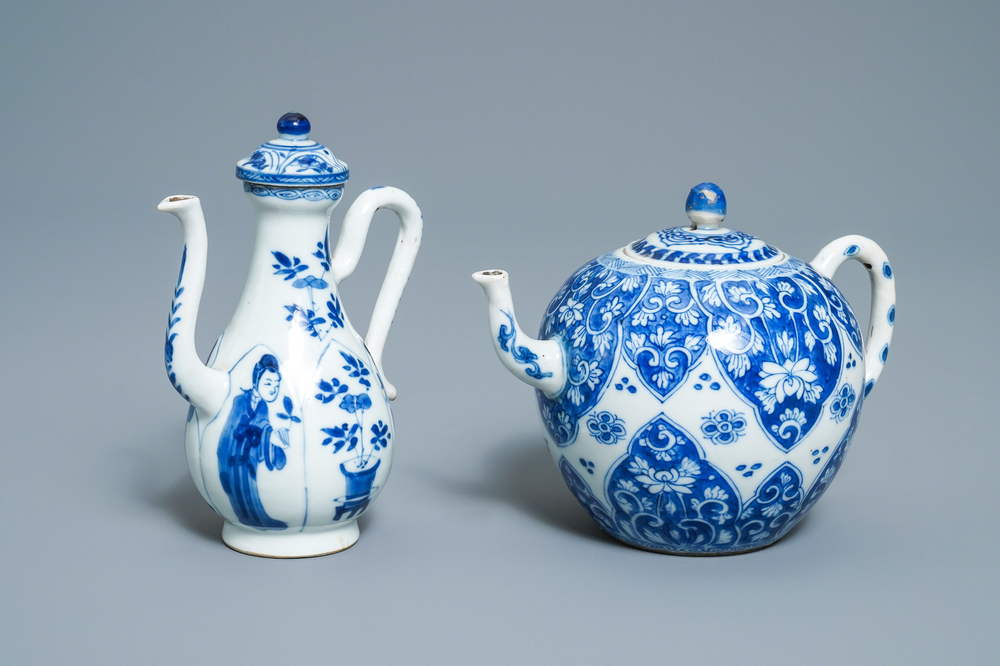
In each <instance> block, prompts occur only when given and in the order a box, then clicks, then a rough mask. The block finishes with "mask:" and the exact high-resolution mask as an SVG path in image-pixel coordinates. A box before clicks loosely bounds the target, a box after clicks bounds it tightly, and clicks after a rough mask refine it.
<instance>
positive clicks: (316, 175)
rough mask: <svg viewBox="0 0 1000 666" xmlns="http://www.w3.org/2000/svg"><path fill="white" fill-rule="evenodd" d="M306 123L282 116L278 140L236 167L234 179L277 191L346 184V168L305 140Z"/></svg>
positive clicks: (290, 115) (300, 118)
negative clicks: (273, 187) (277, 189)
mask: <svg viewBox="0 0 1000 666" xmlns="http://www.w3.org/2000/svg"><path fill="white" fill-rule="evenodd" d="M309 130H310V124H309V119H308V118H306V117H305V116H304V115H302V114H301V113H286V114H285V115H283V116H281V118H279V119H278V138H277V139H272V140H271V141H268V142H267V143H265V144H263V145H261V146H260V147H259V148H258V149H257V150H255V151H253V152H252V153H251V154H250V156H249V157H247V158H245V159H242V160H240V161H239V162H237V163H236V177H237V178H239V179H240V180H243V181H246V182H248V183H257V184H260V185H276V186H278V187H330V186H333V185H340V184H343V183H345V182H347V178H348V176H349V175H350V172H349V171H348V169H347V165H346V164H344V163H343V162H341V161H340V160H338V159H337V158H336V157H334V155H333V153H331V152H330V150H329V149H328V148H327V147H326V146H324V145H323V144H321V143H316V142H315V141H313V140H311V139H310V138H309Z"/></svg>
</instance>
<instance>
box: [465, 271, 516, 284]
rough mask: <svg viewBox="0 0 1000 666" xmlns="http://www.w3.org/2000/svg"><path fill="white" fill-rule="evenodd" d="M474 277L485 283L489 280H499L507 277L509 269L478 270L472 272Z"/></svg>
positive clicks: (480, 282) (477, 280)
mask: <svg viewBox="0 0 1000 666" xmlns="http://www.w3.org/2000/svg"><path fill="white" fill-rule="evenodd" d="M472 279H473V280H475V281H476V282H478V283H479V284H485V283H487V282H497V281H499V280H506V279H507V271H501V270H496V269H494V270H488V271H477V272H475V273H473V274H472Z"/></svg>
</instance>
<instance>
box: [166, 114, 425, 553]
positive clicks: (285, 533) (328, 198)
mask: <svg viewBox="0 0 1000 666" xmlns="http://www.w3.org/2000/svg"><path fill="white" fill-rule="evenodd" d="M309 130H310V126H309V121H308V120H307V119H306V117H305V116H303V115H301V114H298V113H288V114H285V115H284V116H282V117H281V119H280V120H279V121H278V138H277V139H274V140H272V141H268V142H267V143H265V144H263V145H262V146H260V147H259V148H258V149H257V150H255V151H254V152H253V153H252V154H251V155H250V156H249V157H247V158H246V159H244V160H242V161H240V162H239V163H238V164H237V167H236V176H237V177H238V178H239V179H240V180H242V181H243V189H244V191H245V192H246V194H247V197H248V198H249V199H250V202H251V203H252V204H253V207H254V210H255V211H256V215H257V232H256V241H255V243H254V249H253V256H252V258H251V263H250V274H249V276H248V277H247V282H246V287H245V288H244V290H243V296H242V298H240V302H239V304H238V305H237V308H236V312H235V313H234V314H233V318H232V320H231V321H230V323H229V325H228V326H227V327H226V329H225V331H224V332H223V333H222V335H221V336H220V337H219V339H218V341H217V342H216V344H215V347H214V349H213V350H212V353H211V355H210V358H209V360H208V364H207V365H206V364H203V363H202V362H201V360H200V359H199V358H198V356H197V353H196V351H195V346H194V329H195V320H196V318H197V314H198V305H199V301H200V300H201V293H202V287H203V285H204V279H205V264H206V260H207V254H208V241H207V234H206V231H205V220H204V217H203V215H202V211H201V204H200V203H199V201H198V198H197V197H193V196H184V195H181V196H171V197H167V198H166V199H164V200H163V202H162V203H160V206H159V210H162V211H165V212H169V213H172V214H174V215H176V216H177V218H178V219H179V220H180V222H181V226H182V227H183V231H184V253H183V255H182V258H181V268H180V276H179V277H178V279H177V286H176V287H175V289H174V299H173V303H172V305H171V309H170V319H169V323H168V326H167V334H166V344H165V349H164V359H165V363H166V368H167V374H168V376H169V377H170V381H171V383H172V384H173V386H174V388H175V389H177V392H178V393H180V394H181V396H183V397H184V399H185V400H187V401H188V402H189V403H190V404H191V409H190V410H189V412H188V419H187V429H186V447H187V459H188V465H189V467H190V470H191V475H192V477H193V478H194V482H195V485H196V486H197V488H198V490H199V492H200V493H201V495H202V497H204V498H205V501H207V502H208V503H209V504H210V505H211V506H212V508H213V509H214V510H215V511H216V512H217V513H218V514H219V515H220V516H222V517H223V518H224V519H225V524H224V527H223V530H222V538H223V541H225V543H226V544H227V545H228V546H229V547H231V548H233V549H234V550H237V551H240V552H244V553H249V554H253V555H263V556H268V557H309V556H315V555H325V554H329V553H335V552H337V551H340V550H344V549H345V548H349V547H350V546H352V545H353V544H354V543H355V542H356V541H357V540H358V536H359V532H358V526H357V519H358V516H360V515H361V514H362V513H363V512H364V511H365V509H366V508H367V507H368V505H369V503H370V502H371V501H372V500H373V499H374V498H375V496H376V495H378V493H379V491H380V490H381V488H382V487H384V485H385V482H386V479H387V478H388V476H389V468H390V466H391V462H392V452H393V450H394V449H395V446H396V439H395V433H394V428H393V423H392V414H391V412H390V410H389V401H390V400H392V399H394V398H395V397H396V391H395V389H394V388H393V386H392V385H391V384H389V383H388V382H387V381H386V380H385V376H384V374H383V371H382V350H383V347H384V345H385V341H386V337H387V335H388V333H389V327H390V325H391V324H392V319H393V315H394V314H395V311H396V306H397V305H398V303H399V298H400V296H401V295H402V293H403V288H404V287H405V286H406V281H407V279H408V278H409V275H410V270H411V269H412V268H413V262H414V260H415V259H416V255H417V251H418V249H419V247H420V236H421V231H422V227H423V222H422V219H421V215H420V209H419V208H418V207H417V205H416V203H415V202H414V201H413V199H411V198H410V197H409V195H407V194H406V193H405V192H402V191H400V190H397V189H395V188H391V187H379V188H374V189H371V190H369V191H367V192H365V193H364V194H362V195H361V196H360V197H358V199H357V201H355V202H354V204H353V205H352V206H351V208H350V210H348V212H347V215H346V217H345V218H344V223H343V225H342V227H341V232H340V238H339V240H338V242H337V245H336V247H335V248H334V249H333V250H332V251H331V249H330V243H329V220H330V213H331V212H332V211H333V209H334V208H335V207H336V205H337V204H338V203H339V202H340V199H341V196H342V195H343V192H344V185H345V183H346V182H347V179H348V169H347V165H346V164H344V163H343V162H341V161H340V160H338V159H337V158H336V157H334V155H333V154H332V153H331V152H330V151H329V150H327V149H326V148H325V147H324V146H322V145H321V144H319V143H316V142H315V141H312V140H310V139H309V138H308V134H309ZM379 208H387V209H390V210H392V211H394V212H395V213H396V214H397V215H398V216H399V220H400V223H401V229H400V232H399V238H398V242H397V243H396V248H395V251H394V252H393V255H392V259H391V261H390V263H389V270H388V273H387V274H386V277H385V282H384V283H383V284H382V290H381V292H380V293H379V296H378V299H377V301H376V303H375V310H374V312H373V314H372V318H371V324H370V326H369V329H368V333H367V336H366V337H365V338H364V339H362V338H361V336H360V335H358V333H357V332H356V331H355V330H354V328H353V327H352V326H351V322H350V320H349V319H348V317H347V313H346V312H344V310H343V308H342V306H341V301H340V295H339V294H338V291H337V285H338V283H339V282H340V281H341V280H343V279H344V278H346V277H348V276H349V275H350V274H351V273H352V272H353V271H354V268H355V267H356V266H357V263H358V259H359V258H360V255H361V252H362V250H363V249H364V243H365V238H366V236H367V234H368V227H369V224H370V223H371V220H372V216H373V215H374V214H375V211H376V210H378V209H379Z"/></svg>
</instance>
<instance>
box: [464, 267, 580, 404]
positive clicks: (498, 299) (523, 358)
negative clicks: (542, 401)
mask: <svg viewBox="0 0 1000 666" xmlns="http://www.w3.org/2000/svg"><path fill="white" fill-rule="evenodd" d="M472 279H473V280H475V281H476V282H478V283H479V286H480V287H482V288H483V291H485V292H486V300H487V307H488V308H489V313H490V335H491V336H492V338H493V348H494V349H495V350H496V353H497V356H499V357H500V361H501V362H502V363H503V364H504V366H505V367H506V368H507V369H508V370H510V372H511V374H513V375H514V376H515V377H517V378H518V379H520V380H521V381H522V382H524V383H525V384H530V385H532V386H534V387H535V388H536V389H538V390H539V391H542V392H543V393H545V395H547V396H549V397H554V396H555V395H557V394H558V393H559V392H560V391H562V389H563V386H564V385H565V384H566V364H565V360H564V356H565V354H564V353H563V349H562V345H561V344H560V343H559V341H558V340H535V339H534V338H531V337H528V336H527V335H526V334H525V333H524V331H522V330H521V328H520V327H519V326H518V325H517V320H516V319H515V318H514V301H513V300H512V299H511V295H510V283H509V281H508V279H507V272H506V271H479V272H478V273H473V274H472Z"/></svg>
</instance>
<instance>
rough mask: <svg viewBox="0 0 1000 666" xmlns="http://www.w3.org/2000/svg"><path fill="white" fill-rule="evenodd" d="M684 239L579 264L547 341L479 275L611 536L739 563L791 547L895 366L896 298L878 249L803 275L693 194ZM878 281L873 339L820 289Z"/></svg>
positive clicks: (494, 327) (852, 244)
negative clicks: (852, 263) (869, 399)
mask: <svg viewBox="0 0 1000 666" xmlns="http://www.w3.org/2000/svg"><path fill="white" fill-rule="evenodd" d="M687 212H688V217H689V218H690V220H691V225H690V226H688V227H674V228H670V229H664V230H662V231H658V232H656V233H653V234H650V235H649V236H647V237H646V238H643V239H640V240H637V241H635V242H634V243H631V244H629V245H627V246H625V247H623V248H621V249H619V250H615V251H614V252H610V253H608V254H605V255H602V256H600V257H598V258H596V259H594V260H593V261H591V262H589V263H587V264H585V265H584V266H583V267H582V268H580V270H578V271H577V272H576V273H574V274H573V276H571V277H570V278H569V280H567V281H566V283H565V284H564V285H563V287H562V288H561V289H560V290H559V293H557V294H556V296H555V298H554V299H553V300H552V302H551V303H550V304H549V307H548V310H547V311H546V313H545V318H544V320H543V321H542V325H541V330H540V334H539V337H540V339H539V340H535V339H532V338H530V337H528V336H527V335H526V334H525V333H524V332H523V331H522V330H521V329H520V327H518V325H517V320H516V319H515V317H514V311H513V307H512V301H511V296H510V287H509V285H508V281H507V273H505V272H504V271H498V270H491V271H481V272H479V273H476V274H475V275H473V276H472V277H473V279H475V280H476V282H478V283H479V284H480V285H481V286H482V287H483V289H484V290H485V291H486V295H487V298H488V300H489V320H490V333H491V335H492V337H493V344H494V347H495V349H496V352H497V355H498V356H499V357H500V360H501V361H502V362H503V364H504V365H505V366H506V367H507V369H508V370H510V371H511V372H512V373H513V374H514V375H515V376H516V377H517V378H518V379H520V380H521V381H523V382H525V383H527V384H530V385H531V386H533V387H535V388H536V389H537V391H536V393H537V397H538V407H539V410H540V412H541V417H542V423H543V425H544V430H545V439H546V441H547V442H548V445H549V450H550V452H551V453H552V456H553V458H554V459H555V461H556V464H557V465H558V466H559V470H560V471H561V472H562V475H563V478H564V479H565V481H566V484H567V485H568V486H569V488H570V490H571V491H572V492H573V494H574V495H575V496H576V498H577V500H579V502H580V503H581V504H582V505H583V506H584V508H586V510H587V511H588V512H589V513H590V515H591V517H593V518H594V520H596V521H597V522H598V524H600V526H601V528H602V529H604V531H606V532H607V533H608V534H610V535H611V536H613V537H615V538H616V539H620V540H621V541H624V542H625V543H628V544H630V545H633V546H637V547H639V548H646V549H649V550H654V551H660V552H665V553H676V554H685V555H723V554H733V553H742V552H746V551H751V550H756V549H758V548H763V547H765V546H768V545H770V544H772V543H774V542H775V541H777V540H778V539H780V538H781V537H782V536H784V535H785V534H787V533H788V530H790V529H791V528H792V526H793V525H795V524H796V523H797V522H798V521H799V520H800V519H801V518H802V517H803V516H804V515H805V513H806V512H807V511H808V510H809V509H810V508H811V507H812V505H813V504H814V503H815V502H816V501H817V500H818V499H819V497H820V496H821V495H822V494H823V492H824V491H825V490H826V489H827V487H829V485H830V482H831V481H832V480H833V477H834V476H835V475H836V473H837V470H838V469H839V468H840V465H841V463H842V462H843V460H844V455H845V454H846V453H847V449H848V447H849V446H850V443H851V437H852V436H853V435H854V431H855V428H856V427H857V423H858V417H859V416H860V414H861V404H862V403H863V402H864V398H865V396H867V395H868V393H869V392H870V391H871V390H872V387H873V386H874V385H875V382H876V381H877V380H878V377H879V374H880V373H881V372H882V366H883V365H884V364H885V361H886V358H887V357H888V354H889V341H890V339H891V337H892V327H893V323H894V320H895V312H896V309H895V305H894V302H895V286H894V283H893V273H892V268H891V267H890V266H889V262H888V260H887V259H886V256H885V253H884V252H883V251H882V250H881V248H879V246H878V245H876V244H875V243H874V242H873V241H871V240H869V239H867V238H863V237H861V236H845V237H843V238H840V239H838V240H835V241H833V242H832V243H830V244H829V245H827V246H826V247H824V248H823V249H822V250H821V251H820V253H819V254H818V255H817V256H816V258H815V259H813V261H812V262H811V263H808V264H807V263H805V262H803V261H800V260H798V259H795V258H794V257H790V256H788V255H786V254H785V253H783V252H781V251H779V250H777V249H776V248H774V247H772V246H771V245H768V244H767V243H765V242H763V241H761V240H759V239H757V238H755V237H753V236H751V235H749V234H747V233H743V232H741V231H733V230H730V229H725V228H722V227H721V222H722V220H723V218H724V217H725V213H726V199H725V196H724V195H723V193H722V190H720V189H719V188H718V187H717V186H716V185H714V184H712V183H702V184H701V185H698V186H696V187H695V188H694V189H692V190H691V194H690V195H689V196H688V200H687ZM848 259H854V260H856V261H859V262H861V263H862V265H864V267H865V268H866V269H868V272H869V274H870V276H871V280H872V311H871V330H870V332H869V334H868V338H867V340H866V341H862V337H861V331H860V330H859V328H858V321H857V319H855V316H854V313H853V312H852V311H851V308H850V306H849V305H848V304H847V302H846V301H845V300H844V298H843V296H842V295H841V293H840V292H839V291H838V290H837V288H836V287H835V286H834V285H833V283H832V282H830V279H831V278H832V277H833V274H834V272H835V271H836V270H837V268H838V267H839V266H840V265H841V264H842V263H843V262H844V261H846V260H848Z"/></svg>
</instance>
